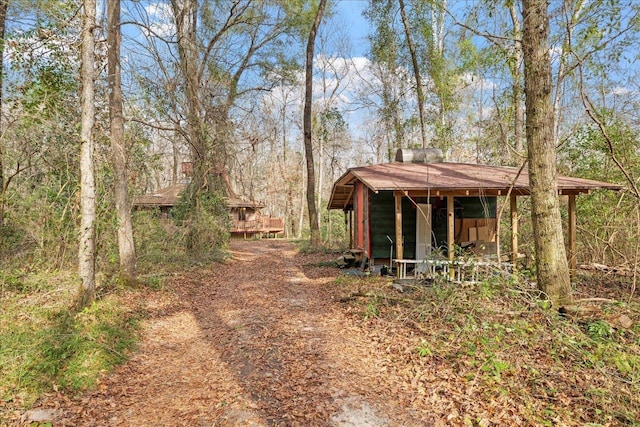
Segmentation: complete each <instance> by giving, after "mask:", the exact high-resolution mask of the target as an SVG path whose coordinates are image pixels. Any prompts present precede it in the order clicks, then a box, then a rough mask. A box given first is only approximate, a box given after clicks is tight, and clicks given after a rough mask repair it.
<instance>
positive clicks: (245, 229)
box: [231, 217, 284, 233]
mask: <svg viewBox="0 0 640 427" xmlns="http://www.w3.org/2000/svg"><path fill="white" fill-rule="evenodd" d="M282 231H284V220H283V219H282V218H271V217H262V218H258V219H254V220H248V221H242V220H232V221H231V232H232V233H280V232H282Z"/></svg>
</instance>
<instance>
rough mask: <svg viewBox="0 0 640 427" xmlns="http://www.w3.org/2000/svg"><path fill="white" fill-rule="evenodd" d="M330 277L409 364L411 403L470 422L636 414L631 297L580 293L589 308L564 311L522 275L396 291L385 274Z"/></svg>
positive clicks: (588, 421) (639, 394) (574, 421)
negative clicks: (592, 297) (618, 298)
mask: <svg viewBox="0 0 640 427" xmlns="http://www.w3.org/2000/svg"><path fill="white" fill-rule="evenodd" d="M336 286H338V287H339V288H340V289H341V292H342V293H343V294H344V293H345V292H346V293H347V295H348V296H347V297H345V298H343V299H342V301H343V302H345V303H347V304H348V310H350V311H352V312H356V313H358V317H357V318H359V319H360V322H362V325H363V327H365V328H368V329H369V330H370V333H371V334H373V335H376V334H380V335H381V337H380V340H381V341H382V342H383V344H384V346H385V350H384V351H388V352H389V353H391V355H392V356H393V357H394V358H396V359H400V360H402V362H403V364H404V366H405V368H403V369H406V370H407V371H410V372H413V373H412V377H413V378H414V381H413V383H414V386H415V391H416V392H417V394H418V396H424V397H423V400H422V401H421V400H420V399H417V400H416V402H415V404H416V405H421V406H422V407H425V405H428V407H434V408H436V407H438V405H441V406H442V407H443V408H444V407H446V408H447V409H446V411H444V410H443V411H444V413H442V414H441V415H440V416H441V417H442V418H441V419H447V420H448V421H449V422H452V423H454V424H455V423H462V424H468V425H478V424H480V425H482V424H483V423H484V424H485V425H487V424H486V423H488V422H489V423H491V424H494V425H505V424H510V425H511V424H519V425H593V426H596V425H638V424H639V423H640V346H639V344H640V327H639V326H638V321H639V320H640V307H639V305H638V304H637V303H636V302H630V303H622V302H619V301H615V300H610V299H595V302H594V300H585V301H584V302H583V303H578V306H579V307H583V308H584V307H586V308H589V310H583V311H580V310H578V311H577V314H576V315H564V316H563V315H561V314H559V312H558V311H557V310H555V309H552V308H550V307H549V304H547V302H546V301H544V300H542V299H541V298H540V295H539V292H538V291H537V290H536V289H535V288H533V287H532V286H531V285H529V284H527V282H526V281H525V280H522V279H518V278H504V277H496V278H492V279H491V280H488V281H484V282H481V283H474V284H453V283H448V282H436V283H434V284H433V285H432V286H408V287H405V288H404V292H399V291H398V288H397V287H393V286H392V285H391V284H390V282H389V281H388V280H386V279H381V278H375V277H371V278H352V277H346V276H341V277H340V278H339V280H338V281H337V282H336ZM621 319H628V320H631V321H632V325H629V324H626V325H622V324H621ZM623 323H624V322H623ZM385 331H393V334H391V333H389V332H385ZM398 336H402V337H403V339H401V340H398ZM398 341H400V342H403V343H404V344H397V342H398ZM394 343H395V344H394ZM433 372H436V374H435V375H434V374H432V373H433ZM415 378H421V381H415ZM452 407H453V409H452Z"/></svg>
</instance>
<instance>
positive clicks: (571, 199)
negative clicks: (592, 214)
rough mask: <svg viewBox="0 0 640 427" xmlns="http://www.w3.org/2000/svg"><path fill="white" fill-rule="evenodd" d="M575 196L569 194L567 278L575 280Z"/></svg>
mask: <svg viewBox="0 0 640 427" xmlns="http://www.w3.org/2000/svg"><path fill="white" fill-rule="evenodd" d="M576 226H577V220H576V195H575V194H569V277H570V278H571V279H570V280H572V281H573V280H575V278H576V269H577V265H576V262H577V261H576Z"/></svg>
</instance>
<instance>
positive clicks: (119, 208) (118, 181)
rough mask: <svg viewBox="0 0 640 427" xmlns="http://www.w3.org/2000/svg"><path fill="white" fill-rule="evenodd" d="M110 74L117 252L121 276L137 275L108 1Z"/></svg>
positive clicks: (112, 5)
mask: <svg viewBox="0 0 640 427" xmlns="http://www.w3.org/2000/svg"><path fill="white" fill-rule="evenodd" d="M107 25H108V30H107V47H108V50H107V62H108V64H107V72H108V77H107V80H108V85H109V119H110V126H109V127H110V132H111V134H110V136H111V156H112V162H113V175H114V195H115V203H116V217H117V220H118V252H119V254H120V270H121V272H120V273H121V275H124V276H125V277H126V278H127V279H133V278H135V276H136V251H135V246H134V242H133V226H132V224H131V205H130V202H129V191H128V185H127V150H126V146H125V135H124V115H123V111H122V110H123V107H122V77H121V67H120V45H121V39H122V34H121V32H120V0H108V1H107Z"/></svg>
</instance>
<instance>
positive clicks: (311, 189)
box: [303, 0, 327, 247]
mask: <svg viewBox="0 0 640 427" xmlns="http://www.w3.org/2000/svg"><path fill="white" fill-rule="evenodd" d="M326 5H327V0H320V4H319V5H318V11H317V12H316V17H315V19H314V21H313V24H312V25H311V31H309V40H308V42H307V58H306V63H305V93H304V117H303V127H304V152H305V157H306V160H307V207H308V209H309V228H310V229H311V246H313V247H316V246H319V245H320V225H319V222H318V208H317V206H316V194H315V193H316V190H315V187H316V185H315V182H316V178H315V168H314V164H313V144H312V139H311V125H312V124H311V104H312V102H313V55H314V52H315V42H316V34H317V32H318V27H319V26H320V21H322V15H323V14H324V9H325V7H326Z"/></svg>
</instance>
